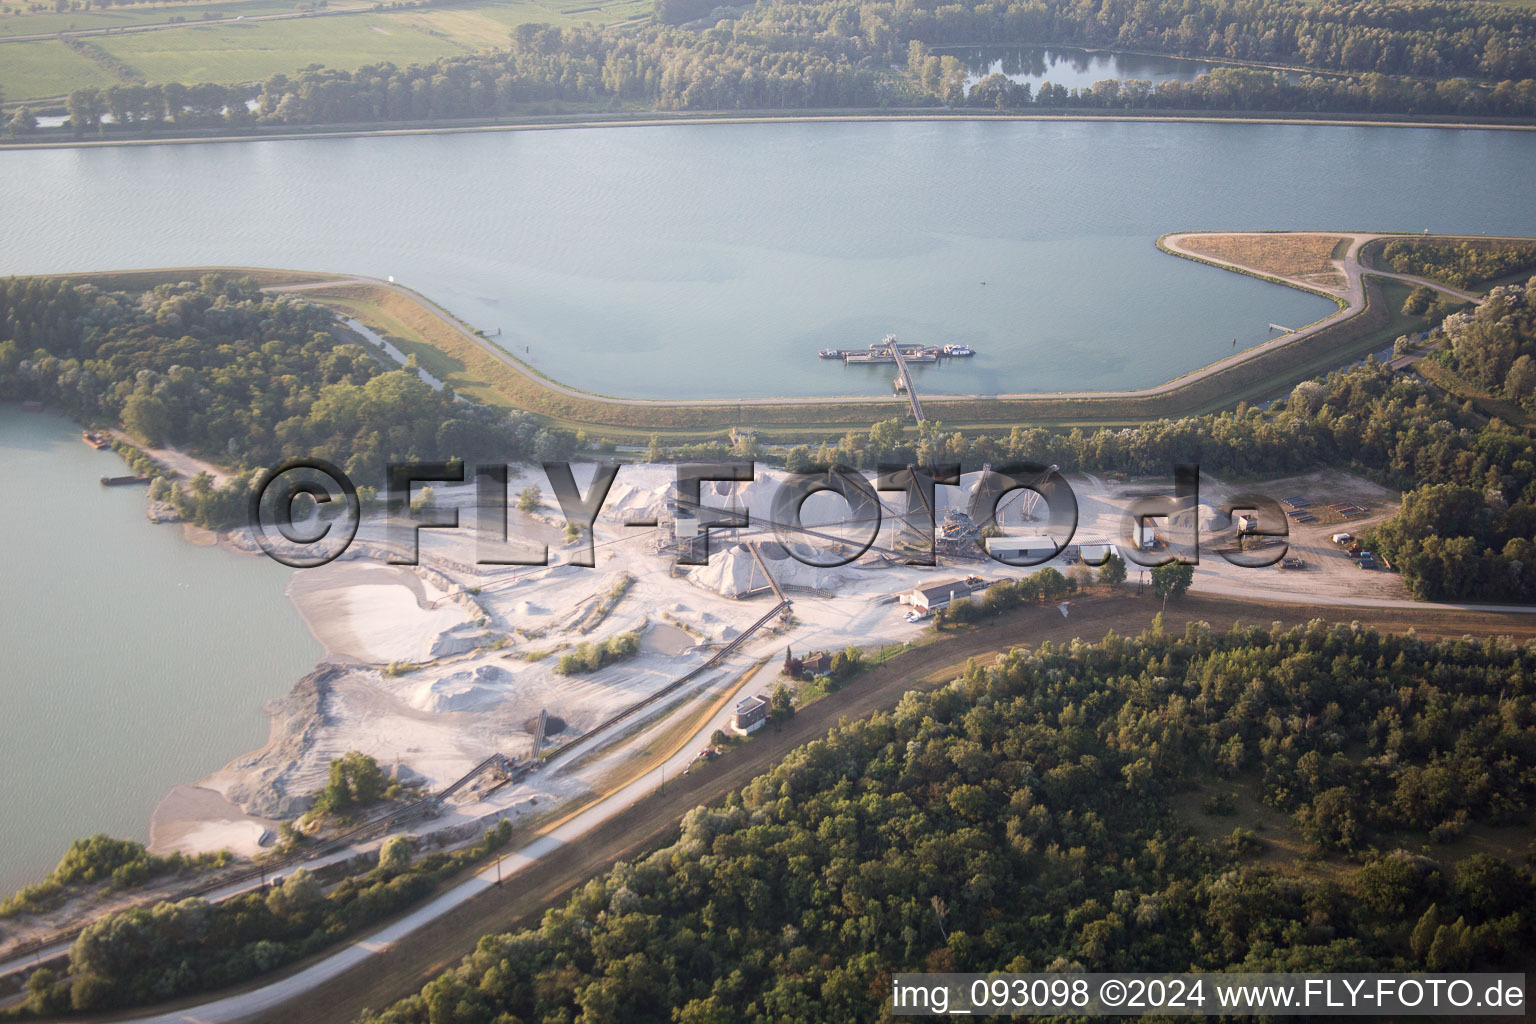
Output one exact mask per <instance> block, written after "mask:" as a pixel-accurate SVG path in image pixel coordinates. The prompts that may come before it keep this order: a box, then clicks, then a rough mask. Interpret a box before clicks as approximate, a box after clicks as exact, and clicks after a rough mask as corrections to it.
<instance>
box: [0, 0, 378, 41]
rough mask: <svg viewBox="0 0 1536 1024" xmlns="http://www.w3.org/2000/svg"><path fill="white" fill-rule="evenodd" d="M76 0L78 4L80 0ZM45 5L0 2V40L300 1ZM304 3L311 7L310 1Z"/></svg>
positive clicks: (246, 12) (256, 10)
mask: <svg viewBox="0 0 1536 1024" xmlns="http://www.w3.org/2000/svg"><path fill="white" fill-rule="evenodd" d="M75 2H76V3H77V4H79V3H80V0H75ZM47 6H48V9H47V10H46V11H29V10H24V9H23V8H22V7H21V6H20V5H17V6H6V5H5V4H4V3H0V39H5V38H6V37H8V36H10V37H15V36H29V35H37V34H40V33H54V32H106V31H113V30H116V29H123V28H131V27H133V26H135V25H162V24H166V23H168V22H172V21H177V22H187V23H196V22H202V21H209V20H213V19H218V18H240V17H244V18H255V17H261V16H263V15H271V14H294V13H297V12H298V11H299V10H300V9H301V4H300V0H185V2H174V3H157V4H133V5H131V6H126V7H109V8H105V9H103V8H94V9H90V10H85V9H82V10H71V11H55V10H54V7H53V4H51V3H50V4H48V5H47ZM81 6H82V7H83V6H84V5H81ZM303 6H306V7H312V6H313V3H305V4H304V5H303ZM372 8H373V4H372V3H371V2H370V0H329V2H328V3H327V4H326V9H327V10H331V11H339V10H359V11H366V10H371V9H372Z"/></svg>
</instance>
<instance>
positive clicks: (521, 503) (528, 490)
mask: <svg viewBox="0 0 1536 1024" xmlns="http://www.w3.org/2000/svg"><path fill="white" fill-rule="evenodd" d="M543 494H544V492H543V491H541V490H539V485H538V484H529V485H528V486H527V487H524V488H523V489H522V490H521V491H518V492H517V507H518V508H519V509H521V510H522V511H524V512H532V511H533V510H534V509H536V508H538V507H539V504H540V503H541V501H542V499H543Z"/></svg>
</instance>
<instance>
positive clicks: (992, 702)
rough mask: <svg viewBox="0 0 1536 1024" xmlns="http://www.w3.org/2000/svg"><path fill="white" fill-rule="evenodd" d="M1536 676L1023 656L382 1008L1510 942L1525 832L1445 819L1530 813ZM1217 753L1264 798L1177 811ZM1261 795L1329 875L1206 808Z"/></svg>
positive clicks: (1253, 655) (1523, 930) (1529, 933)
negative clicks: (1472, 838)
mask: <svg viewBox="0 0 1536 1024" xmlns="http://www.w3.org/2000/svg"><path fill="white" fill-rule="evenodd" d="M1533 697H1536V652H1532V651H1530V650H1525V649H1520V648H1515V647H1511V646H1507V645H1503V644H1499V643H1496V642H1492V641H1490V642H1487V643H1484V644H1477V643H1471V642H1465V641H1457V642H1442V643H1425V642H1423V641H1420V640H1417V639H1414V638H1412V637H1391V636H1379V635H1376V634H1374V633H1371V632H1368V631H1361V630H1358V629H1351V628H1349V627H1347V626H1337V627H1328V626H1325V625H1323V624H1321V623H1314V624H1312V625H1311V626H1309V627H1307V628H1305V629H1297V630H1293V631H1290V632H1286V633H1282V634H1278V635H1272V634H1270V633H1267V632H1265V631H1261V630H1242V631H1233V632H1230V633H1227V634H1213V633H1212V632H1211V631H1209V630H1208V629H1207V628H1205V627H1203V626H1200V625H1192V626H1191V627H1189V629H1188V630H1187V631H1186V632H1185V633H1184V634H1183V635H1181V636H1176V635H1165V634H1163V633H1161V632H1160V631H1154V632H1153V633H1150V634H1147V635H1144V636H1142V637H1141V638H1138V639H1122V638H1117V637H1114V636H1113V635H1111V636H1110V637H1108V638H1106V639H1105V640H1104V641H1103V642H1102V643H1099V644H1092V645H1089V644H1083V643H1081V642H1074V643H1073V644H1072V645H1071V646H1070V647H1068V648H1057V647H1053V646H1051V645H1049V644H1044V645H1042V646H1041V648H1040V650H1039V651H1037V652H1032V653H1031V652H1025V651H1021V650H1015V651H1013V652H1012V653H1010V654H1009V655H1007V656H1006V657H1004V658H1000V659H999V660H998V662H997V664H996V665H994V666H987V667H983V666H981V665H978V664H974V663H973V664H972V665H971V666H970V667H969V668H968V669H967V670H966V672H965V674H964V676H963V678H961V679H959V680H957V681H956V682H955V683H954V684H953V685H951V686H949V687H946V688H944V689H942V690H940V691H938V692H935V693H932V694H928V695H919V694H917V693H910V694H908V695H907V696H906V697H905V698H903V700H902V702H901V704H900V705H899V706H898V707H897V708H896V709H895V710H894V711H892V712H889V713H884V714H879V715H876V716H875V717H873V718H872V719H869V720H867V721H860V722H855V723H851V724H847V725H844V726H842V727H840V728H838V729H836V730H834V731H833V732H832V733H831V734H830V735H829V736H828V737H827V738H826V739H825V740H822V741H818V742H815V743H812V744H809V745H808V746H806V747H802V748H800V749H799V750H797V751H795V752H794V753H792V754H791V755H789V757H788V758H786V760H785V761H784V762H783V763H782V764H781V765H780V766H779V767H777V768H775V769H774V770H773V771H772V772H770V773H768V774H767V775H764V776H762V777H760V778H758V779H756V780H754V781H753V782H752V783H750V784H748V785H747V786H746V787H745V788H744V789H743V790H741V791H740V792H738V793H736V794H733V795H732V796H731V797H730V798H728V800H727V803H726V804H725V806H723V807H712V808H699V809H697V810H695V811H693V812H692V813H690V814H689V815H688V816H687V817H686V818H685V819H684V823H683V826H682V834H681V837H680V838H679V839H678V840H677V842H676V843H675V844H673V845H671V846H669V847H666V848H664V849H662V850H659V851H657V852H655V853H653V854H651V855H650V856H648V857H645V858H643V859H642V860H640V861H638V862H636V863H632V864H630V863H625V864H620V865H619V866H617V867H616V868H615V869H614V870H612V871H611V872H609V873H608V874H607V875H605V876H603V877H601V878H598V879H596V880H594V881H592V882H590V883H588V884H587V885H586V886H585V887H584V888H583V889H581V890H580V891H579V892H578V893H577V894H576V895H574V896H573V897H572V898H571V899H570V900H569V901H568V902H567V903H566V904H565V905H564V906H562V907H560V908H558V909H555V910H551V911H550V912H548V913H547V914H546V915H545V916H544V919H543V921H542V923H541V924H540V925H539V926H538V927H536V928H530V929H528V930H525V931H521V932H517V933H514V934H509V935H500V936H490V937H486V938H483V939H481V940H480V943H479V945H478V947H477V948H476V950H475V952H474V953H473V954H472V955H470V956H469V957H468V958H467V960H466V961H465V962H464V963H463V964H462V965H461V966H459V967H457V968H456V969H453V970H450V971H448V972H447V973H446V974H444V975H442V976H441V977H439V978H437V979H435V980H433V981H432V982H430V983H429V984H428V985H427V986H426V987H425V988H424V989H423V990H422V991H421V993H420V994H419V995H417V996H413V997H411V998H409V999H406V1000H405V1001H403V1002H401V1003H399V1004H397V1005H396V1006H395V1007H393V1008H391V1009H389V1010H388V1011H386V1012H384V1013H383V1014H381V1015H378V1016H374V1017H370V1018H367V1019H368V1020H371V1021H380V1022H389V1024H397V1022H400V1024H403V1022H431V1024H489V1022H492V1021H552V1020H561V1021H575V1020H630V1021H638V1022H645V1021H679V1022H685V1024H701V1022H724V1021H768V1020H774V1021H828V1020H838V1021H860V1020H873V1019H876V1017H877V1016H878V1015H879V1012H880V1007H881V1005H882V1004H883V1002H884V1000H885V994H886V993H887V992H888V991H889V976H890V974H891V973H892V972H895V971H900V970H933V971H989V970H1009V971H1043V970H1062V969H1075V968H1081V969H1085V970H1090V971H1095V970H1097V971H1134V970H1203V971H1220V970H1243V971H1265V970H1269V971H1406V970H1412V971H1418V970H1426V969H1427V970H1461V969H1468V968H1478V969H1488V968H1491V967H1494V966H1496V965H1500V964H1513V963H1517V962H1520V961H1521V958H1522V957H1523V956H1527V955H1528V953H1529V950H1530V948H1531V943H1532V941H1533V939H1536V917H1533V915H1532V911H1531V908H1532V906H1533V905H1536V904H1533V899H1536V888H1533V884H1536V882H1533V865H1532V861H1531V859H1530V858H1529V856H1527V855H1525V853H1524V852H1517V853H1515V854H1513V855H1510V856H1508V857H1505V858H1501V857H1496V856H1491V855H1488V854H1485V853H1479V854H1471V855H1468V851H1466V850H1465V849H1460V848H1456V847H1446V846H1440V845H1436V844H1437V843H1445V842H1451V841H1453V840H1454V839H1455V838H1456V837H1457V836H1458V835H1461V834H1462V833H1463V832H1464V830H1466V829H1468V828H1479V827H1481V826H1482V825H1483V824H1485V823H1486V824H1500V823H1502V824H1516V823H1525V822H1528V821H1529V810H1530V806H1531V801H1532V798H1533V797H1536V771H1533V768H1532V765H1533V763H1536V762H1533V755H1536V705H1533ZM1211 778H1217V779H1230V780H1233V781H1232V782H1230V783H1226V784H1224V785H1225V786H1227V787H1229V788H1231V787H1234V786H1236V785H1238V784H1239V783H1241V784H1242V785H1243V786H1246V787H1247V788H1248V789H1249V791H1250V795H1249V796H1246V797H1242V798H1241V800H1238V801H1237V802H1236V803H1234V798H1233V797H1232V796H1231V793H1223V794H1221V796H1222V798H1221V799H1218V800H1214V801H1208V803H1209V808H1208V810H1207V811H1206V812H1204V814H1202V812H1200V811H1197V810H1193V809H1190V808H1186V809H1184V810H1182V811H1178V810H1176V809H1175V804H1174V802H1173V800H1172V799H1171V797H1172V795H1173V794H1177V793H1179V792H1180V791H1181V790H1185V789H1187V788H1188V787H1189V786H1190V784H1191V782H1192V781H1193V780H1205V779H1211ZM1251 799H1258V800H1261V801H1262V802H1263V803H1264V804H1266V805H1268V806H1269V807H1271V808H1274V809H1276V810H1279V811H1283V812H1284V813H1285V814H1287V815H1289V816H1290V818H1291V820H1292V821H1293V822H1294V824H1295V827H1296V828H1297V829H1299V831H1300V833H1301V835H1302V836H1303V837H1304V841H1305V842H1307V843H1309V844H1311V845H1312V846H1313V847H1314V848H1315V849H1316V850H1317V851H1318V852H1319V853H1320V854H1321V853H1324V852H1328V853H1331V855H1332V856H1333V857H1335V858H1336V860H1335V865H1334V866H1333V867H1335V868H1336V870H1333V869H1330V870H1309V869H1308V868H1307V867H1306V866H1305V862H1302V863H1300V864H1287V863H1286V862H1284V861H1274V860H1267V859H1264V858H1263V857H1262V855H1261V854H1262V851H1263V848H1264V846H1265V842H1266V840H1265V838H1264V835H1263V834H1262V833H1255V832H1253V831H1250V830H1248V829H1245V828H1242V827H1236V828H1233V829H1232V830H1231V832H1230V834H1229V835H1227V836H1226V837H1225V838H1222V839H1217V840H1202V839H1200V838H1198V837H1197V836H1196V834H1195V833H1194V831H1193V830H1192V828H1191V824H1190V818H1191V816H1193V817H1197V818H1198V817H1202V816H1204V817H1205V820H1206V821H1223V819H1222V818H1220V815H1222V814H1225V813H1230V812H1231V811H1233V810H1237V812H1238V813H1239V814H1241V813H1242V807H1241V803H1242V801H1246V800H1251ZM1225 820H1226V821H1235V820H1241V819H1225ZM1223 827H1224V826H1223ZM1207 832H1208V834H1219V832H1220V829H1219V828H1217V829H1207Z"/></svg>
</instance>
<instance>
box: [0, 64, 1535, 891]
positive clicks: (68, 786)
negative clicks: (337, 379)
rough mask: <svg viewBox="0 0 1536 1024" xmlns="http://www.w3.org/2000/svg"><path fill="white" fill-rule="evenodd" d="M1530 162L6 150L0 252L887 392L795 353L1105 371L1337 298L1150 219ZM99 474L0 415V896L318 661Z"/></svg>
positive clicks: (517, 136) (978, 138)
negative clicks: (375, 295)
mask: <svg viewBox="0 0 1536 1024" xmlns="http://www.w3.org/2000/svg"><path fill="white" fill-rule="evenodd" d="M1087 74H1089V75H1091V76H1092V75H1097V77H1105V76H1104V75H1101V74H1099V73H1098V72H1097V71H1092V70H1090V71H1088V72H1087ZM1128 76H1129V77H1138V76H1139V77H1148V76H1147V75H1145V74H1144V73H1140V72H1131V73H1129V75H1128ZM1531 166H1536V134H1531V133H1522V132H1486V131H1449V130H1424V129H1401V128H1346V127H1309V126H1295V125H1286V126H1275V125H1252V124H1168V123H1163V124H1158V123H1135V124H1113V123H1080V122H1078V123H1074V122H1014V123H1008V122H992V123H965V122H952V123H922V122H914V123H877V124H759V125H744V126H681V127H670V128H630V129H613V130H585V131H549V132H521V133H487V134H473V135H472V134H466V135H450V136H416V137H399V138H361V139H336V140H306V141H299V142H252V143H235V144H225V145H171V146H153V147H113V148H100V149H79V150H38V151H30V152H7V153H0V210H3V211H4V212H3V213H0V218H3V219H0V224H3V225H4V239H5V245H4V246H3V247H0V273H45V272H59V271H69V270H95V269H111V268H124V267H154V266H168V265H195V264H250V265H265V266H282V267H300V268H309V269H320V270H330V271H337V272H355V273H363V274H372V275H376V276H380V277H383V276H387V275H395V276H396V277H397V279H399V280H400V281H401V282H403V283H405V284H409V285H411V286H413V287H415V288H417V289H419V290H421V291H422V292H424V293H426V294H427V295H429V296H431V297H432V298H434V299H436V300H438V301H440V302H442V303H443V304H444V305H446V306H447V307H448V308H449V309H451V310H453V311H454V312H455V313H457V314H459V315H460V316H462V317H463V318H465V319H466V320H467V321H469V322H470V323H472V324H474V325H476V326H478V327H483V328H488V329H495V328H500V329H501V330H502V332H503V333H502V335H501V336H500V339H499V340H500V341H501V342H503V343H504V344H505V345H506V346H507V347H508V348H509V349H511V350H513V351H515V352H517V353H518V354H520V355H523V354H525V353H526V357H527V358H528V360H529V361H530V362H531V363H532V364H533V365H534V366H536V367H538V368H539V369H541V370H543V371H545V372H547V373H549V374H551V375H552V376H554V377H556V378H558V379H560V380H564V381H566V382H569V383H571V384H575V385H579V386H583V387H587V388H591V389H594V390H597V391H602V392H607V393H611V394H622V395H633V396H646V397H668V398H690V397H700V396H711V395H721V396H748V395H764V394H780V395H813V394H836V393H866V394H870V393H889V390H890V376H891V374H890V370H889V368H880V369H872V368H866V369H847V368H844V367H842V366H841V365H837V364H830V363H827V362H822V361H819V360H817V359H816V357H815V352H816V350H817V349H819V348H822V347H828V346H836V347H862V346H865V345H867V344H868V343H869V342H870V341H873V340H875V339H877V338H879V337H880V336H881V335H883V334H885V333H886V332H889V331H894V332H896V333H897V334H899V335H900V336H901V337H903V338H904V339H906V340H909V341H914V342H917V341H921V342H927V343H934V344H939V343H945V342H966V343H969V344H972V345H974V346H976V347H977V348H978V349H979V350H980V353H981V354H980V355H978V356H977V357H976V358H975V359H972V360H967V361H961V362H956V363H951V364H948V365H944V366H940V367H920V368H919V369H918V372H919V374H920V377H919V381H920V385H921V386H922V387H923V388H924V389H926V390H930V391H961V392H972V391H979V392H995V391H1026V390H1051V389H1068V388H1071V389H1077V388H1085V389H1095V388H1097V389H1107V388H1119V387H1134V386H1146V385H1152V384H1156V383H1158V382H1160V381H1163V380H1166V379H1168V378H1170V377H1172V376H1175V375H1177V374H1179V373H1182V372H1185V371H1187V370H1190V369H1192V368H1194V367H1197V366H1200V365H1204V364H1206V363H1208V362H1210V361H1212V360H1214V359H1217V358H1220V357H1222V356H1225V355H1227V354H1229V353H1230V352H1231V351H1232V348H1233V345H1232V342H1233V339H1234V338H1235V339H1237V340H1238V344H1239V345H1241V346H1248V345H1252V344H1254V343H1257V342H1259V341H1262V340H1263V339H1264V338H1265V337H1266V336H1267V333H1268V332H1267V330H1266V326H1267V325H1268V324H1269V323H1270V322H1271V321H1274V322H1277V323H1285V324H1292V325H1296V324H1301V323H1305V322H1307V321H1309V320H1311V319H1315V318H1316V317H1319V316H1322V315H1324V314H1326V313H1327V312H1328V311H1329V310H1331V309H1332V308H1333V307H1332V305H1331V304H1330V303H1328V302H1326V301H1324V300H1322V299H1319V298H1317V297H1315V296H1309V295H1305V294H1301V293H1298V292H1295V291H1292V290H1290V289H1286V288H1281V287H1277V286H1274V285H1269V284H1265V283H1263V282H1260V281H1257V280H1253V279H1249V278H1245V277H1240V276H1238V275H1234V274H1226V273H1222V272H1219V271H1216V270H1212V269H1209V268H1206V267H1202V266H1199V265H1197V264H1194V263H1190V262H1188V261H1184V260H1179V259H1175V258H1173V257H1169V256H1165V255H1163V254H1161V253H1159V252H1157V251H1156V249H1155V248H1154V245H1153V242H1154V240H1155V238H1156V237H1157V236H1158V235H1160V234H1162V233H1165V232H1169V231H1179V230H1198V229H1261V228H1270V229H1287V228H1292V229H1308V228H1310V229H1329V228H1334V229H1337V228H1354V229H1363V230H1368V229H1380V230H1405V231H1419V230H1423V229H1426V228H1427V229H1430V230H1432V231H1442V232H1469V233H1509V234H1536V189H1533V187H1532V179H1531V177H1530V175H1529V168H1530V167H1531ZM119 465H120V463H118V462H117V460H116V459H115V457H113V456H111V455H107V454H103V453H98V452H94V451H92V450H91V449H89V448H87V447H85V446H84V445H83V444H81V443H80V442H79V440H78V428H77V427H75V426H73V425H70V424H68V423H66V422H64V421H61V420H58V419H55V418H53V417H51V416H46V415H44V416H37V415H26V414H23V413H21V412H19V411H18V410H17V409H16V408H15V407H0V470H3V471H4V472H5V474H6V479H7V480H8V481H11V494H12V496H13V497H12V500H10V501H7V502H4V503H0V527H4V529H5V536H6V537H7V538H10V540H9V541H8V542H7V543H6V548H5V553H4V566H5V581H4V585H3V586H0V622H3V623H4V626H3V629H4V636H5V638H6V645H5V648H6V655H7V658H6V664H5V668H4V672H3V675H0V681H3V689H0V694H3V697H0V699H3V705H0V750H3V751H4V769H5V772H6V776H5V778H6V783H7V784H6V785H5V786H4V787H3V788H0V821H4V822H7V823H8V827H7V828H5V829H0V888H4V887H9V886H11V885H14V884H16V883H18V882H21V881H25V880H27V879H29V878H32V877H35V876H36V875H38V874H40V873H41V872H42V871H43V870H45V869H46V868H47V867H48V866H49V865H50V864H51V863H52V862H53V861H54V860H55V859H56V858H57V857H58V855H59V853H60V852H61V851H62V849H63V846H64V845H65V844H66V843H67V842H68V840H70V839H72V838H74V837H75V836H78V835H83V834H88V833H92V832H97V831H109V832H115V833H118V834H123V835H137V836H143V835H144V834H145V829H146V823H147V820H148V816H149V812H150V810H151V808H152V807H153V805H154V803H155V801H156V800H157V799H158V798H159V797H160V795H161V794H162V793H163V792H164V791H165V790H166V789H167V788H169V787H170V786H171V785H173V784H175V783H178V782H184V781H189V780H192V779H194V778H196V777H198V776H199V775H201V774H203V773H205V772H207V771H209V770H211V769H214V768H216V767H218V766H219V765H221V764H223V763H224V762H225V761H227V760H228V759H229V758H231V757H233V756H235V755H237V754H239V753H241V752H242V751H244V750H246V749H249V748H251V747H253V746H256V745H258V744H259V743H260V742H261V740H262V739H263V736H264V719H263V717H262V715H261V714H260V712H259V708H260V705H261V704H262V702H263V701H265V700H266V699H267V698H269V697H271V696H273V695H276V694H280V693H283V692H285V691H286V690H287V689H288V688H289V687H290V686H291V685H292V683H293V682H294V681H295V680H296V679H297V678H298V677H299V676H300V675H302V674H303V673H304V672H305V671H306V670H307V669H308V667H309V666H310V665H311V664H312V662H313V660H314V658H315V657H316V656H317V655H318V654H319V650H318V647H317V645H316V644H315V643H314V642H313V640H312V639H311V638H310V637H309V635H308V633H307V631H305V630H304V628H303V626H302V624H301V623H300V621H299V620H298V618H297V616H296V614H295V613H294V611H293V610H292V608H291V606H290V605H289V603H288V601H287V600H286V599H285V598H284V595H283V586H284V583H285V580H286V579H287V572H286V571H285V570H283V569H282V568H280V567H278V566H276V565H273V564H271V563H269V562H265V561H261V560H257V559H247V558H240V557H236V556H232V555H229V554H227V553H225V552H223V551H220V550H209V549H201V548H196V547H192V546H191V545H188V544H186V543H185V542H184V541H182V539H181V537H180V534H179V532H178V531H175V530H172V529H166V528H159V529H156V528H152V527H150V526H149V525H148V524H147V523H146V522H145V520H144V517H143V512H142V509H143V501H144V497H143V494H142V492H140V491H139V490H138V489H136V488H134V489H103V488H101V487H100V486H99V485H98V484H97V482H96V479H97V477H98V476H100V475H102V474H103V473H106V472H110V471H113V470H114V469H116V468H117V467H118V466H119ZM18 538H20V540H18Z"/></svg>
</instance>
